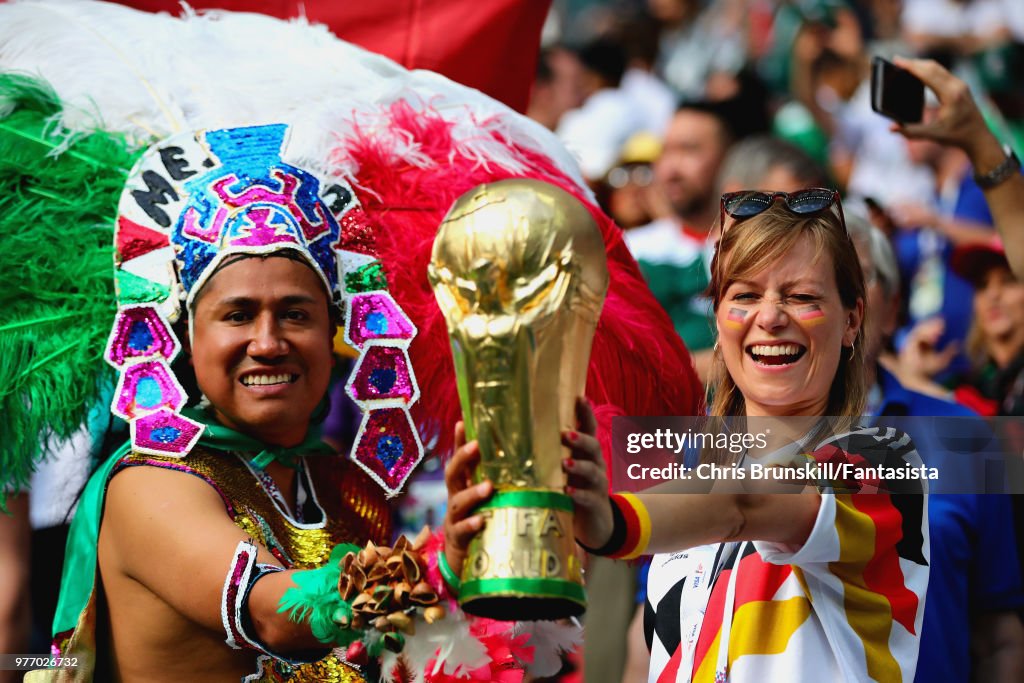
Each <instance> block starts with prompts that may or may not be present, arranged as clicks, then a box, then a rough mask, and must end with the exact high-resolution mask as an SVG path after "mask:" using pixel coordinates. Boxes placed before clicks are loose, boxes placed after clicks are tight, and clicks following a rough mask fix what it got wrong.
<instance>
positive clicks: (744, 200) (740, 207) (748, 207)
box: [725, 195, 772, 218]
mask: <svg viewBox="0 0 1024 683" xmlns="http://www.w3.org/2000/svg"><path fill="white" fill-rule="evenodd" d="M771 203H772V200H771V199H770V198H769V197H766V196H762V195H754V196H749V195H748V196H744V197H734V198H733V199H730V200H728V201H727V202H726V203H725V212H726V213H728V214H729V215H730V216H732V217H733V218H749V217H751V216H756V215H757V214H759V213H761V212H762V211H764V210H765V209H766V208H768V206H769V205H770V204H771Z"/></svg>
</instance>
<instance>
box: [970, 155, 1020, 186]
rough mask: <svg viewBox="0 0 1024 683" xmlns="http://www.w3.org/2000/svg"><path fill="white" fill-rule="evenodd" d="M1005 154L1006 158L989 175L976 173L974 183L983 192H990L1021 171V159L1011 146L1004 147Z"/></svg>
mask: <svg viewBox="0 0 1024 683" xmlns="http://www.w3.org/2000/svg"><path fill="white" fill-rule="evenodd" d="M1003 153H1004V154H1005V155H1006V158H1005V159H1003V161H1002V162H1001V163H1000V164H999V165H998V166H996V167H995V168H993V169H992V170H991V171H989V172H988V173H978V172H975V173H974V182H976V183H977V184H978V187H980V188H981V189H983V190H990V189H992V188H993V187H995V186H996V185H999V184H1001V183H1003V182H1004V181H1006V180H1008V179H1009V178H1010V176H1012V175H1014V174H1015V173H1018V172H1019V171H1020V159H1018V158H1017V154H1016V153H1015V152H1014V151H1013V148H1012V147H1010V146H1009V145H1003Z"/></svg>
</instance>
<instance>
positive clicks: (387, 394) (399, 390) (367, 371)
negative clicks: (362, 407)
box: [349, 346, 416, 403]
mask: <svg viewBox="0 0 1024 683" xmlns="http://www.w3.org/2000/svg"><path fill="white" fill-rule="evenodd" d="M349 392H350V395H351V396H352V398H353V399H355V400H356V401H374V400H384V399H403V400H404V401H405V402H406V403H412V402H413V401H414V400H416V399H415V398H414V397H415V396H416V386H415V385H414V384H413V381H412V377H411V375H410V373H409V358H408V356H407V355H406V352H405V350H404V349H400V348H396V347H393V346H371V347H370V348H368V349H367V350H366V353H365V354H363V356H362V357H361V358H360V359H359V365H358V367H357V368H356V369H355V372H354V374H353V379H352V383H351V385H350V388H349Z"/></svg>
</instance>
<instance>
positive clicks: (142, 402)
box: [135, 377, 164, 408]
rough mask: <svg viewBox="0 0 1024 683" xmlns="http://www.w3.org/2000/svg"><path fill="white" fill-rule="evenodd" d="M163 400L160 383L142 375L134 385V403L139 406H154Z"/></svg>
mask: <svg viewBox="0 0 1024 683" xmlns="http://www.w3.org/2000/svg"><path fill="white" fill-rule="evenodd" d="M163 400H164V392H163V391H162V390H161V389H160V383H159V382H157V381H156V380H155V379H153V378H152V377H143V378H142V379H140V380H139V383H138V384H136V385H135V404H136V405H137V406H139V407H140V408H154V407H156V406H158V405H160V404H161V403H162V402H163Z"/></svg>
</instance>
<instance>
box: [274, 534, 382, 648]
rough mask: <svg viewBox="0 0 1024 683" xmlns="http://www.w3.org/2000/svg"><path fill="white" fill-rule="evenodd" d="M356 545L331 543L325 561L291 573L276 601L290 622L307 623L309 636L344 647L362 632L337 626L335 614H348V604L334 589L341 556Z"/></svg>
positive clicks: (349, 613)
mask: <svg viewBox="0 0 1024 683" xmlns="http://www.w3.org/2000/svg"><path fill="white" fill-rule="evenodd" d="M358 552H359V546H356V545H352V544H351V543H341V544H339V545H336V546H334V550H332V551H331V556H330V558H329V559H328V560H327V564H325V565H324V566H322V567H318V568H316V569H306V570H302V571H297V572H295V573H294V574H293V575H292V582H293V583H294V584H295V585H294V586H292V587H290V588H288V590H286V591H285V592H284V595H282V596H281V600H280V602H279V603H278V605H277V611H278V612H280V613H283V612H288V618H289V619H290V620H292V621H294V622H306V623H308V624H309V629H310V631H312V632H313V636H314V637H315V638H316V639H317V640H319V641H320V642H321V643H325V644H333V645H335V646H338V647H344V646H346V645H348V644H350V643H351V642H352V641H354V640H358V639H359V638H360V637H361V636H362V635H363V634H362V632H361V631H357V630H355V629H351V628H341V627H340V626H338V624H336V623H335V621H334V618H335V616H340V615H346V616H351V615H352V605H351V604H349V603H348V602H346V601H344V600H342V598H341V595H340V594H339V593H338V579H340V578H341V560H342V559H343V558H344V557H345V555H347V554H348V553H358Z"/></svg>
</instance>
